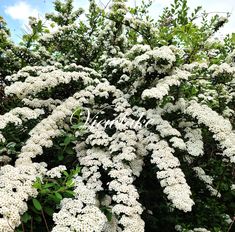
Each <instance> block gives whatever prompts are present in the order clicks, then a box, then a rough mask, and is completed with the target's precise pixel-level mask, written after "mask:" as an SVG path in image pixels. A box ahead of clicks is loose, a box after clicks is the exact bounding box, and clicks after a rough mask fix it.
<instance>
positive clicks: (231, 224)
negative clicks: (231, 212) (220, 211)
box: [227, 217, 235, 232]
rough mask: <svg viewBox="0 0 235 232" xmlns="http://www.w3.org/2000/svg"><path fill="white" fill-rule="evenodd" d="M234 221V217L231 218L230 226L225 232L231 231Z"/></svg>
mask: <svg viewBox="0 0 235 232" xmlns="http://www.w3.org/2000/svg"><path fill="white" fill-rule="evenodd" d="M234 221H235V217H233V221H232V222H231V223H230V226H229V228H228V230H227V232H229V231H230V230H231V229H232V226H233V223H234Z"/></svg>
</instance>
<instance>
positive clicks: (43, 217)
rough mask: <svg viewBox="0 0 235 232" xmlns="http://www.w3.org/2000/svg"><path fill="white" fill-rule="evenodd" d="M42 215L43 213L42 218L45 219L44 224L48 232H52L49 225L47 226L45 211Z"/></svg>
mask: <svg viewBox="0 0 235 232" xmlns="http://www.w3.org/2000/svg"><path fill="white" fill-rule="evenodd" d="M41 213H42V217H43V220H44V223H45V225H46V229H47V232H50V230H49V228H48V225H47V220H46V217H45V214H44V212H43V210H41Z"/></svg>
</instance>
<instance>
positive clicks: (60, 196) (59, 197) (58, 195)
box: [55, 192, 63, 201]
mask: <svg viewBox="0 0 235 232" xmlns="http://www.w3.org/2000/svg"><path fill="white" fill-rule="evenodd" d="M55 197H56V198H57V199H58V200H60V201H61V200H62V199H63V197H62V195H61V194H60V193H57V192H56V193H55Z"/></svg>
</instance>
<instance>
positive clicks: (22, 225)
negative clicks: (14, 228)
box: [21, 222, 25, 232]
mask: <svg viewBox="0 0 235 232" xmlns="http://www.w3.org/2000/svg"><path fill="white" fill-rule="evenodd" d="M21 227H22V230H23V232H25V229H24V223H23V222H22V223H21Z"/></svg>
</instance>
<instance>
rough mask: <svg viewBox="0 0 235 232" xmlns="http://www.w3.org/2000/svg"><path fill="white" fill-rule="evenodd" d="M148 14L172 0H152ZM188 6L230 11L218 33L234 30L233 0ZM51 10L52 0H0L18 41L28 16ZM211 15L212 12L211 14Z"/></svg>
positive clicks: (82, 1)
mask: <svg viewBox="0 0 235 232" xmlns="http://www.w3.org/2000/svg"><path fill="white" fill-rule="evenodd" d="M153 1H154V3H153V5H152V6H151V10H150V14H151V16H152V17H154V18H155V17H157V16H158V15H160V14H161V12H162V11H163V8H164V7H165V6H168V5H170V3H171V2H173V0H153ZM107 2H108V0H97V3H98V4H99V5H100V6H102V5H103V4H106V3H107ZM139 2H141V0H129V1H128V4H130V5H134V4H138V3H139ZM88 4H89V1H88V0H74V6H75V7H83V8H85V9H87V8H88ZM188 5H189V7H190V8H192V9H193V8H195V7H197V6H202V7H203V9H204V10H205V11H206V12H219V14H220V15H221V16H226V14H225V13H224V12H230V13H231V17H230V21H229V23H228V24H226V25H225V26H224V28H223V29H222V30H221V32H220V34H218V35H219V36H220V35H225V34H227V33H232V32H235V1H234V0H188ZM52 11H53V0H0V16H3V18H4V19H5V20H6V22H7V24H8V27H9V28H10V30H11V34H12V38H13V40H14V41H16V42H18V41H19V40H20V38H21V36H22V35H23V33H24V30H27V29H26V28H27V27H26V25H27V22H28V17H29V16H35V17H40V18H43V16H44V14H45V12H52ZM211 15H212V14H211Z"/></svg>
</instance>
